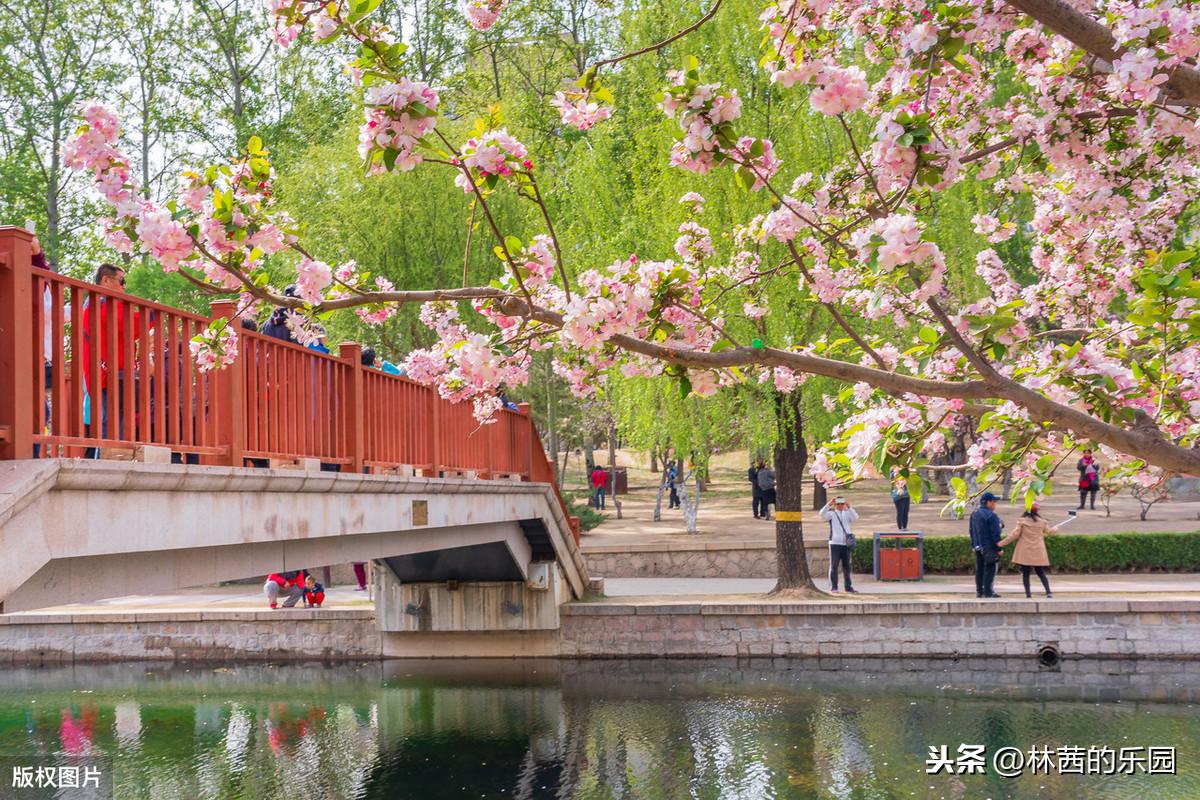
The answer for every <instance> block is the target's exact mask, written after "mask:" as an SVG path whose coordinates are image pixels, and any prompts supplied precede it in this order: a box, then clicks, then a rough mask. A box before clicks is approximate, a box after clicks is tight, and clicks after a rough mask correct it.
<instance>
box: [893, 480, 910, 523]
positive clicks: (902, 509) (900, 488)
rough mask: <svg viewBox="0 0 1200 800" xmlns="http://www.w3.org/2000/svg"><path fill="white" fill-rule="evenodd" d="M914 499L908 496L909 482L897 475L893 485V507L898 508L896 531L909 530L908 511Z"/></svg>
mask: <svg viewBox="0 0 1200 800" xmlns="http://www.w3.org/2000/svg"><path fill="white" fill-rule="evenodd" d="M911 503H912V498H911V497H909V494H908V480H907V479H905V477H904V476H903V475H897V476H896V480H895V481H894V482H893V483H892V505H894V506H896V529H897V530H901V531H906V530H908V509H909V506H910V505H911Z"/></svg>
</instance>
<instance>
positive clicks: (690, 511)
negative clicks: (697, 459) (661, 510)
mask: <svg viewBox="0 0 1200 800" xmlns="http://www.w3.org/2000/svg"><path fill="white" fill-rule="evenodd" d="M688 477H694V478H695V481H696V496H695V497H692V496H690V495H689V494H688V490H687V478H686V477H685V478H677V479H676V480H677V481H678V483H676V484H675V487H676V491H677V492H678V493H679V504H680V506H681V507H682V510H683V521H684V524H686V525H687V532H688V533H698V532H699V525H698V524H697V522H698V520H699V517H700V475H699V473H698V472H697V471H696V470H695V468H693V469H692V473H691V475H689V476H688Z"/></svg>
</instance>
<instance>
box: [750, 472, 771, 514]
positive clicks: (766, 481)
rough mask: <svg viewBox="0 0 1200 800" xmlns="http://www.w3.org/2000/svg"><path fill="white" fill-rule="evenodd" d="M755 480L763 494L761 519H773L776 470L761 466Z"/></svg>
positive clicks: (760, 505)
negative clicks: (772, 508) (772, 507)
mask: <svg viewBox="0 0 1200 800" xmlns="http://www.w3.org/2000/svg"><path fill="white" fill-rule="evenodd" d="M754 480H755V481H756V482H757V483H758V489H759V491H760V492H762V500H761V501H760V502H759V507H760V509H761V510H762V516H760V517H759V519H765V520H769V519H771V506H773V505H775V470H773V469H771V468H770V467H768V466H766V465H765V464H761V463H760V464H759V466H758V469H757V470H755V474H754Z"/></svg>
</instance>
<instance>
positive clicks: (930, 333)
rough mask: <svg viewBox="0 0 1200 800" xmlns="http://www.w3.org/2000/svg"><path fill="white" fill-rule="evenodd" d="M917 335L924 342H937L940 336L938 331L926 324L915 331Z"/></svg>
mask: <svg viewBox="0 0 1200 800" xmlns="http://www.w3.org/2000/svg"><path fill="white" fill-rule="evenodd" d="M917 337H918V338H919V339H920V340H921V341H922V342H925V343H926V344H937V343H938V339H940V338H941V337H940V336H938V332H937V331H935V330H934V329H933V328H931V327H929V326H928V325H922V326H921V330H919V331H917Z"/></svg>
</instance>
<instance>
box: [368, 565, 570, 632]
mask: <svg viewBox="0 0 1200 800" xmlns="http://www.w3.org/2000/svg"><path fill="white" fill-rule="evenodd" d="M374 573H375V586H374V589H375V615H376V620H377V622H378V625H379V629H380V630H381V631H385V632H390V633H397V634H401V635H408V634H416V633H438V634H441V633H459V634H484V633H487V634H492V633H495V632H498V631H512V632H520V631H557V630H558V628H559V606H560V605H561V604H562V603H565V602H567V601H568V600H569V599H570V597H571V593H570V588H569V587H568V586H567V585H566V582H565V580H564V579H563V578H562V576H561V573H560V570H559V568H558V565H557V564H555V563H553V562H535V563H533V564H530V566H529V575H530V577H529V580H527V581H472V582H457V581H440V582H437V583H432V582H428V583H427V582H415V583H402V582H401V581H400V580H399V579H398V578H397V577H396V575H395V573H394V572H393V571H392V570H391V569H390V568H389V567H388V565H387V564H386V563H385V562H376V564H375V570H374ZM535 587H544V588H535Z"/></svg>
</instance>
